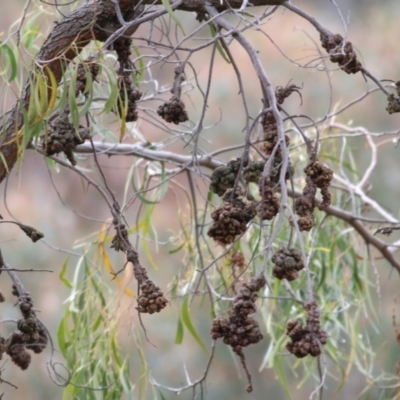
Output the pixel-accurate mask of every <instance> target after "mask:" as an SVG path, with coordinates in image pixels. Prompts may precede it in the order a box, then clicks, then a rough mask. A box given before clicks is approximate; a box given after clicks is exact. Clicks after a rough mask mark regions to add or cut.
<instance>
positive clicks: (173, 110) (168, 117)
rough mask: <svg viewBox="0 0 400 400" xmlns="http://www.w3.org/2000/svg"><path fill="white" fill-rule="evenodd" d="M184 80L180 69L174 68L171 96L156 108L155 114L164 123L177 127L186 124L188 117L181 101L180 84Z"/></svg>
mask: <svg viewBox="0 0 400 400" xmlns="http://www.w3.org/2000/svg"><path fill="white" fill-rule="evenodd" d="M184 80H185V76H184V73H183V71H181V67H180V66H178V67H176V68H175V72H174V83H173V85H172V88H171V93H172V94H173V96H172V97H171V98H170V99H169V100H168V101H166V102H165V103H164V104H162V105H161V106H159V107H158V110H157V114H158V115H159V116H160V117H161V118H162V119H163V120H164V121H166V122H168V123H171V122H172V123H173V124H175V125H178V124H180V123H182V122H186V121H187V120H188V119H189V117H188V114H187V111H186V106H185V103H184V102H183V101H182V100H181V92H182V82H183V81H184Z"/></svg>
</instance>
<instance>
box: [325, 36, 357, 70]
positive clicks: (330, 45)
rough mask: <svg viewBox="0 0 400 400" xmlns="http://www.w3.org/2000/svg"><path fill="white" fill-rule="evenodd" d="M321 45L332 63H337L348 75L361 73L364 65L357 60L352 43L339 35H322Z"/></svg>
mask: <svg viewBox="0 0 400 400" xmlns="http://www.w3.org/2000/svg"><path fill="white" fill-rule="evenodd" d="M321 45H322V47H323V48H324V49H325V50H326V51H327V53H328V54H329V58H330V60H331V62H333V63H337V64H338V65H339V67H340V69H341V70H343V71H344V72H346V73H347V74H356V73H357V72H359V71H361V68H362V65H361V63H360V61H358V59H357V55H356V53H355V51H354V49H353V45H352V43H351V42H349V41H345V40H344V39H343V37H342V36H341V35H339V34H338V33H337V34H335V35H332V34H321Z"/></svg>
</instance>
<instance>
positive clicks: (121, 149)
mask: <svg viewBox="0 0 400 400" xmlns="http://www.w3.org/2000/svg"><path fill="white" fill-rule="evenodd" d="M93 149H95V150H96V151H97V152H99V153H104V154H107V155H109V156H110V155H125V156H138V157H141V158H145V159H147V160H152V161H164V162H169V163H172V164H176V165H179V166H181V167H186V168H187V167H189V166H191V165H194V164H196V165H199V166H201V167H205V168H208V169H211V170H213V169H215V168H217V167H219V166H221V165H225V163H223V162H222V161H219V160H217V159H215V158H214V157H212V156H209V155H203V156H198V158H196V160H194V158H193V157H192V156H190V155H187V156H185V155H181V154H177V153H173V152H169V151H163V150H152V149H150V148H149V147H146V146H144V145H143V144H134V145H130V144H121V143H119V144H112V143H104V142H93V148H92V146H91V145H90V144H82V145H80V146H77V148H76V150H75V151H76V152H77V153H81V154H90V153H93ZM287 191H288V195H289V196H291V197H300V196H301V195H302V194H301V193H300V192H297V191H292V190H291V189H289V188H288V189H287ZM323 211H324V212H325V213H326V214H327V215H330V216H332V217H335V218H338V219H340V220H342V221H344V222H346V223H347V224H349V225H350V226H352V227H353V228H354V229H355V230H356V231H357V233H358V234H359V235H360V236H361V237H362V238H363V239H364V241H365V243H366V244H370V245H372V246H374V247H375V248H376V249H377V250H378V251H379V252H380V253H381V254H382V256H383V257H384V258H385V259H386V260H387V261H388V262H389V263H390V265H391V266H392V267H393V268H395V269H396V270H397V271H398V272H399V273H400V262H399V261H398V260H397V259H396V257H395V255H394V253H393V251H392V250H391V245H390V244H388V243H386V242H384V241H383V240H381V239H379V238H377V237H376V236H374V234H373V232H370V231H369V230H368V229H367V228H366V227H365V225H364V224H363V222H362V221H361V219H359V218H358V217H357V216H356V215H354V214H352V213H350V212H348V211H344V210H341V209H339V208H337V207H334V206H329V207H327V208H325V209H324V210H323Z"/></svg>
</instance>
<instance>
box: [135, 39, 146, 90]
mask: <svg viewBox="0 0 400 400" xmlns="http://www.w3.org/2000/svg"><path fill="white" fill-rule="evenodd" d="M133 51H134V52H135V54H136V59H137V60H138V61H137V63H138V65H139V68H138V69H137V71H136V73H135V74H134V82H135V85H136V86H139V85H140V84H141V83H142V80H143V76H144V71H145V65H144V61H143V58H142V57H141V54H140V51H139V49H138V48H137V47H136V46H133Z"/></svg>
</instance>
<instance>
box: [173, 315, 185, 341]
mask: <svg viewBox="0 0 400 400" xmlns="http://www.w3.org/2000/svg"><path fill="white" fill-rule="evenodd" d="M182 341H183V324H182V320H181V319H180V318H179V319H178V326H177V328H176V335H175V344H181V343H182Z"/></svg>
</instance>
